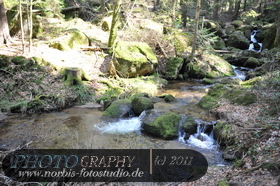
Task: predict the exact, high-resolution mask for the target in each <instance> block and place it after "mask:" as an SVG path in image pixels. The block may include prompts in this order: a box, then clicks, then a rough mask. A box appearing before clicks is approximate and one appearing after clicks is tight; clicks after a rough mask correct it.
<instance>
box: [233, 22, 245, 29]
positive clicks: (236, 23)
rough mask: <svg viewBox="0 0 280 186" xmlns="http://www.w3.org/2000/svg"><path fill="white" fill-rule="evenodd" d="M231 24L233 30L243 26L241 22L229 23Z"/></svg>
mask: <svg viewBox="0 0 280 186" xmlns="http://www.w3.org/2000/svg"><path fill="white" fill-rule="evenodd" d="M231 24H232V25H233V26H234V27H235V28H239V27H241V26H242V25H243V21H241V20H235V21H233V22H231Z"/></svg>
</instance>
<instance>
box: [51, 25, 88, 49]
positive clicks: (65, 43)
mask: <svg viewBox="0 0 280 186" xmlns="http://www.w3.org/2000/svg"><path fill="white" fill-rule="evenodd" d="M82 46H89V38H88V37H87V36H86V35H85V34H84V33H82V32H80V31H78V30H69V31H68V34H67V35H66V36H64V37H61V38H57V39H56V40H54V41H53V42H51V44H50V47H52V48H55V49H58V50H62V51H67V50H71V49H79V48H80V47H82Z"/></svg>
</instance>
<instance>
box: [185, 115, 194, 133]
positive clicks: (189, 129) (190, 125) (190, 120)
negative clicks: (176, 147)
mask: <svg viewBox="0 0 280 186" xmlns="http://www.w3.org/2000/svg"><path fill="white" fill-rule="evenodd" d="M182 129H183V130H184V131H185V132H186V133H187V134H189V135H192V134H195V133H196V132H197V123H196V121H195V118H194V117H193V116H188V117H187V118H186V120H185V122H184V123H183V124H182Z"/></svg>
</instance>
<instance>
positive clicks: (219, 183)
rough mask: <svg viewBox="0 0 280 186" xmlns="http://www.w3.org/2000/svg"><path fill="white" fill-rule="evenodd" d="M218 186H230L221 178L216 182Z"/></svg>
mask: <svg viewBox="0 0 280 186" xmlns="http://www.w3.org/2000/svg"><path fill="white" fill-rule="evenodd" d="M218 186H230V185H229V184H228V182H227V181H225V180H221V181H219V182H218Z"/></svg>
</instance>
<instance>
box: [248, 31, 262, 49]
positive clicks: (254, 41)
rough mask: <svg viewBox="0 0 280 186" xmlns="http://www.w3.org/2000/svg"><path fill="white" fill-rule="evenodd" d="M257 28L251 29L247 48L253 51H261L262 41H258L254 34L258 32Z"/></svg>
mask: <svg viewBox="0 0 280 186" xmlns="http://www.w3.org/2000/svg"><path fill="white" fill-rule="evenodd" d="M258 32H259V31H258V30H253V31H252V32H251V38H250V39H251V43H250V45H249V49H248V50H253V51H255V52H261V51H262V43H259V42H258V41H257V39H256V38H255V36H256V34H257V33H258Z"/></svg>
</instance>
